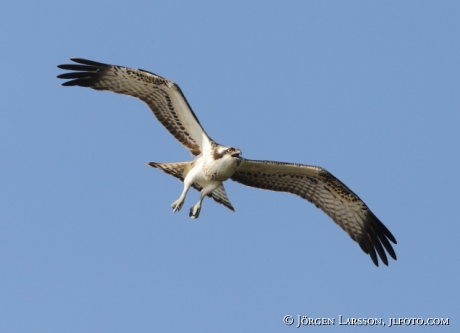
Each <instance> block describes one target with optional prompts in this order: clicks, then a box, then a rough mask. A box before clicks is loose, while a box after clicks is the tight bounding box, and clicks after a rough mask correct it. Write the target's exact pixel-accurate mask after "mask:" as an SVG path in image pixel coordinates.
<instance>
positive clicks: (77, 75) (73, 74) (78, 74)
mask: <svg viewBox="0 0 460 333" xmlns="http://www.w3.org/2000/svg"><path fill="white" fill-rule="evenodd" d="M90 75H91V73H87V72H70V73H64V74H61V75H58V76H57V78H58V79H81V78H85V77H90Z"/></svg>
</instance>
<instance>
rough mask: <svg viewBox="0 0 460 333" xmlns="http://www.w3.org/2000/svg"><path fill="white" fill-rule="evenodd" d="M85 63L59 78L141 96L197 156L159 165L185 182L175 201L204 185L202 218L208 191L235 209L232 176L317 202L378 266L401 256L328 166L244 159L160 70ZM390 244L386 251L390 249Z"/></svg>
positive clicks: (196, 213)
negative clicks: (211, 132)
mask: <svg viewBox="0 0 460 333" xmlns="http://www.w3.org/2000/svg"><path fill="white" fill-rule="evenodd" d="M72 60H73V61H74V62H76V63H79V64H80V65H75V64H67V65H60V66H58V67H59V68H61V69H66V70H71V71H73V72H70V73H65V74H61V75H59V76H58V78H61V79H71V81H67V82H65V83H64V84H63V85H64V86H82V87H90V88H93V89H97V90H108V91H113V92H116V93H120V94H125V95H129V96H133V97H137V98H139V99H140V100H142V101H144V102H145V103H146V104H147V105H148V106H149V108H150V109H151V110H152V112H153V114H154V115H155V117H156V118H157V119H158V120H159V121H160V122H161V123H162V124H163V125H164V126H165V127H166V129H167V130H168V131H169V132H170V133H171V134H172V135H173V136H174V137H175V138H176V139H177V140H178V141H179V142H180V143H182V144H183V145H184V146H185V147H186V148H188V149H189V150H190V151H191V153H192V154H193V155H195V159H194V160H193V161H190V162H178V163H156V162H150V163H148V165H150V166H152V167H155V168H158V169H160V170H162V171H164V172H166V173H168V174H170V175H172V176H174V177H176V178H178V179H180V180H181V181H182V182H183V183H184V189H183V192H182V194H181V196H180V198H179V199H178V200H176V201H175V202H174V203H173V204H172V207H173V210H174V212H175V211H178V210H180V209H181V207H182V204H183V202H184V200H185V196H186V194H187V191H188V189H189V188H190V187H193V188H195V189H196V190H198V191H200V200H199V201H198V203H197V204H196V205H194V206H192V208H191V209H190V217H191V218H197V217H198V216H199V213H200V210H201V202H202V200H203V198H204V197H205V196H209V197H212V198H213V199H214V200H215V201H216V202H218V203H221V204H223V205H225V206H226V207H228V208H229V209H231V210H234V209H233V206H232V205H231V203H230V201H229V199H228V197H227V194H226V192H225V189H224V187H223V182H224V181H225V180H227V179H229V178H231V179H232V180H234V181H236V182H239V183H241V184H244V185H247V186H251V187H256V188H260V189H266V190H272V191H278V192H288V193H292V194H296V195H298V196H300V197H301V198H303V199H306V200H308V201H310V202H311V203H313V204H315V205H316V207H318V208H320V209H321V210H323V211H324V212H325V213H326V214H327V215H328V216H329V217H331V219H332V220H333V221H334V222H335V223H336V224H337V225H339V226H340V227H341V228H342V229H343V230H344V231H345V232H346V233H348V235H349V236H350V237H351V238H352V239H353V240H354V241H356V242H357V243H358V244H359V245H360V247H361V249H362V250H363V251H364V252H365V253H367V254H369V255H370V257H371V259H372V261H373V262H374V264H375V265H376V266H378V258H377V254H378V256H379V257H380V259H381V260H382V262H383V263H384V264H385V265H388V259H387V255H386V252H387V253H388V254H389V255H390V256H391V257H392V258H393V259H395V260H396V254H395V252H394V250H393V247H392V245H391V243H390V241H391V242H393V243H394V244H396V239H395V238H394V236H393V235H392V234H391V232H390V231H389V230H388V229H387V228H386V227H385V225H383V223H382V222H380V220H379V219H378V218H377V217H376V216H375V215H374V214H373V213H372V212H371V210H370V209H369V208H368V207H367V206H366V204H365V203H364V202H363V201H362V200H361V199H360V198H359V197H358V196H357V195H356V194H355V193H353V191H351V190H350V189H349V188H348V187H347V186H345V184H343V183H342V182H341V181H340V180H338V179H337V178H335V177H334V176H333V175H332V174H331V173H329V172H328V171H326V170H325V169H323V168H320V167H315V166H310V165H304V164H294V163H283V162H274V161H255V160H249V159H244V158H242V157H241V156H240V154H241V151H240V150H239V149H237V148H234V147H226V146H222V145H219V144H217V143H215V142H214V141H213V140H211V139H210V138H209V137H208V135H207V134H206V132H205V131H204V130H203V128H202V127H201V125H200V122H199V121H198V118H197V117H196V116H195V114H194V112H193V111H192V108H191V107H190V105H189V104H188V102H187V100H186V99H185V96H184V95H183V93H182V91H181V90H180V88H179V86H178V85H177V84H175V83H174V82H172V81H170V80H168V79H166V78H163V77H161V76H158V75H156V74H153V73H150V72H147V71H144V70H140V69H132V68H127V67H122V66H113V65H107V64H103V63H99V62H94V61H90V60H85V59H79V58H72ZM385 250H386V252H385Z"/></svg>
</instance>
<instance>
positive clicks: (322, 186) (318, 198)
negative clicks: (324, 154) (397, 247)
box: [232, 159, 396, 266]
mask: <svg viewBox="0 0 460 333" xmlns="http://www.w3.org/2000/svg"><path fill="white" fill-rule="evenodd" d="M232 180H234V181H237V182H239V183H241V184H244V185H247V186H252V187H257V188H261V189H265V190H272V191H279V192H288V193H292V194H296V195H298V196H300V197H302V198H304V199H306V200H308V201H310V202H311V203H313V204H315V205H316V207H318V208H320V209H321V210H322V211H323V212H325V213H326V214H327V215H329V217H331V218H332V220H334V222H335V223H337V224H338V225H339V226H340V227H341V228H342V229H343V230H345V232H346V233H347V234H348V235H350V237H351V238H352V239H353V240H354V241H356V242H357V243H358V244H359V245H360V246H361V249H362V250H363V251H364V252H365V253H367V254H369V255H370V256H371V258H372V261H373V262H374V264H375V265H376V266H378V259H377V255H376V251H377V253H378V254H379V256H380V259H381V260H382V261H383V263H384V264H385V265H388V260H387V256H386V254H385V250H384V248H385V249H386V251H387V252H388V254H389V255H390V256H391V257H392V258H393V259H395V260H396V254H395V251H394V250H393V247H392V246H391V244H390V242H389V240H390V241H392V242H393V243H394V244H396V239H395V238H394V236H393V235H392V234H391V232H390V231H389V230H388V229H387V228H386V227H385V225H384V224H383V223H382V222H380V220H379V219H378V218H377V217H376V216H375V215H374V214H373V213H372V212H371V211H370V209H369V208H368V207H367V206H366V204H365V203H364V202H363V201H362V200H361V199H360V198H359V197H358V196H357V195H356V194H355V193H353V191H351V190H350V189H349V188H348V187H347V186H345V184H343V183H342V182H341V181H340V180H338V179H337V178H335V177H334V176H333V175H332V174H330V173H329V172H328V171H326V170H325V169H323V168H320V167H315V166H310V165H304V164H293V163H282V162H273V161H254V160H246V159H244V160H243V162H242V163H241V165H240V166H239V167H238V169H237V170H236V172H235V173H234V174H233V176H232ZM382 245H383V246H382Z"/></svg>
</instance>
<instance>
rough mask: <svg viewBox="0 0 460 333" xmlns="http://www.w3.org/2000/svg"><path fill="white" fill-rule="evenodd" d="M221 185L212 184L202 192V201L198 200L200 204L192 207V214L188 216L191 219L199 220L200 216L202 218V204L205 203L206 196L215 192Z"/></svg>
mask: <svg viewBox="0 0 460 333" xmlns="http://www.w3.org/2000/svg"><path fill="white" fill-rule="evenodd" d="M220 184H221V183H217V184H215V183H211V184H209V185H206V186H205V187H204V188H203V189H202V190H201V193H200V200H198V202H197V203H196V204H195V205H194V206H192V207H190V213H189V214H188V216H190V218H191V219H196V218H198V216H200V211H201V203H202V202H203V199H204V197H205V196H207V195H208V194H209V193H211V192H212V191H214V190H215V189H216V188H217V187H218V186H219V185H220Z"/></svg>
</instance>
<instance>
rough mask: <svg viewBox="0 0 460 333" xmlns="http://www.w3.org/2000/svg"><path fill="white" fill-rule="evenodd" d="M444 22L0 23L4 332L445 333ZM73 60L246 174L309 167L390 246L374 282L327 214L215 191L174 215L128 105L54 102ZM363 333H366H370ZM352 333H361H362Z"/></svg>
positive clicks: (453, 217)
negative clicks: (145, 99)
mask: <svg viewBox="0 0 460 333" xmlns="http://www.w3.org/2000/svg"><path fill="white" fill-rule="evenodd" d="M459 15H460V3H459V2H458V1H436V2H435V1H398V2H397V1H391V2H388V1H372V2H369V1H348V2H344V1H278V2H273V1H271V2H268V1H232V2H227V3H226V4H223V3H219V4H217V2H212V1H207V2H204V1H189V2H185V1H161V2H160V1H125V2H121V1H106V2H103V1H100V2H95V1H72V2H71V1H42V2H26V1H9V0H5V1H3V3H2V5H1V13H0V18H1V19H0V40H1V42H2V43H1V44H2V45H1V59H2V64H3V66H2V73H1V76H0V84H1V101H2V103H1V104H2V112H1V113H0V156H1V161H2V162H1V163H0V184H1V191H0V267H1V269H0V331H1V332H8V333H9V332H12V333H16V332H35V333H39V332H53V333H54V332H59V333H62V332H66V333H73V332H86V333H88V332H110V333H116V332H296V331H297V330H298V331H299V332H300V331H301V330H302V331H307V330H312V329H313V330H315V329H318V330H322V332H329V331H335V330H337V331H339V332H348V331H350V332H351V331H353V332H354V331H355V330H357V329H358V328H357V327H346V326H339V325H337V323H336V325H335V326H329V327H321V328H316V327H301V328H299V329H296V328H295V325H293V326H286V325H285V324H283V321H282V319H283V317H284V316H285V315H292V316H294V317H295V318H297V315H306V316H309V317H313V318H315V317H327V318H335V319H336V320H338V316H339V315H343V316H344V317H345V318H347V317H354V318H362V317H373V318H374V317H375V318H383V319H384V320H387V319H388V318H389V317H396V318H406V317H416V318H423V319H427V318H430V317H435V318H450V323H451V324H450V326H447V327H439V328H432V327H427V326H423V327H419V326H402V327H397V328H394V327H393V328H389V329H388V330H391V329H393V330H394V331H395V332H396V331H413V332H433V330H436V331H437V332H458V331H459V329H460V324H459V321H460V315H459V308H460V304H459V298H460V292H459V276H460V274H459V273H460V272H459V268H460V260H459V249H460V246H459V241H458V238H459V235H460V227H459V221H460V214H459V209H458V205H459V203H458V200H459V194H458V193H459V185H460V177H459V168H460V144H459V143H460V115H459V110H460V94H459V92H460V90H459V88H460V81H459V78H460V29H459V28H460V19H459ZM69 57H83V58H88V59H91V60H95V61H100V62H107V63H112V64H118V65H124V66H130V67H135V68H142V69H146V70H149V71H151V72H154V73H157V74H159V75H162V76H165V77H167V78H169V79H171V80H173V81H175V82H176V83H178V84H179V85H180V87H181V88H182V90H183V92H184V94H185V95H186V97H187V98H188V101H189V103H190V104H191V106H192V107H193V109H194V111H195V113H196V114H197V116H198V118H199V119H200V121H201V123H202V125H203V126H204V128H205V129H206V131H207V132H208V133H209V135H210V136H211V137H212V138H213V139H214V140H216V141H217V142H219V143H222V144H226V145H233V146H236V147H239V148H240V149H241V150H242V151H243V154H244V156H245V157H247V158H253V159H271V160H279V161H287V162H297V163H305V164H312V165H319V166H322V167H324V168H326V169H327V170H329V171H330V172H332V173H333V174H334V175H335V176H337V177H338V178H339V179H341V180H342V181H343V182H344V183H345V184H347V185H348V186H349V187H350V188H351V189H352V190H354V191H355V192H356V193H357V194H358V195H359V196H360V197H361V198H362V199H363V200H364V201H365V202H366V203H367V204H368V206H369V207H370V208H371V209H372V210H373V211H374V213H375V214H376V215H377V216H378V217H379V218H380V219H381V220H382V222H383V223H385V224H386V226H387V227H388V228H389V229H390V230H391V231H392V233H393V234H394V235H395V237H396V239H397V240H398V245H396V246H395V250H396V253H397V255H398V260H397V261H393V260H391V261H390V265H389V266H388V267H386V266H381V267H379V268H376V267H375V266H374V265H373V264H372V261H371V260H370V258H369V257H368V256H366V255H365V254H364V253H363V252H362V251H361V249H360V248H359V246H358V245H357V244H356V243H354V242H353V241H352V240H351V239H350V238H349V237H348V236H347V235H346V234H345V233H344V232H343V231H342V230H341V229H340V228H338V227H337V226H336V225H335V224H334V223H333V222H332V221H331V220H330V219H329V218H328V217H327V216H326V215H325V214H324V213H322V212H321V211H320V210H318V209H316V208H315V207H314V206H313V205H311V204H310V203H308V202H307V201H305V200H302V199H300V198H297V197H295V196H293V195H288V194H280V193H274V192H268V191H261V190H257V189H252V188H248V187H244V186H242V185H239V184H237V183H233V182H231V181H230V182H228V183H227V184H226V187H227V192H228V195H229V197H230V200H231V201H232V203H233V205H234V206H235V208H236V213H232V212H231V211H229V210H228V209H226V208H224V207H223V206H221V205H217V204H215V203H214V202H212V201H211V200H205V201H204V204H203V209H202V211H201V215H200V218H199V219H197V220H193V221H192V220H190V219H189V217H188V207H190V206H191V205H192V204H194V203H195V202H196V200H197V198H198V193H197V192H195V191H193V192H190V193H189V196H188V197H187V200H186V203H185V205H184V209H183V210H182V211H181V212H179V213H176V214H173V213H172V210H171V208H170V205H171V203H172V202H173V201H174V200H176V199H177V198H178V196H179V194H180V192H181V190H182V185H181V183H180V182H179V181H178V180H176V179H174V178H172V177H170V176H168V175H166V174H163V173H162V172H160V171H158V170H155V169H152V168H149V167H147V166H146V165H145V163H146V162H148V161H157V162H169V161H171V162H172V161H186V160H190V159H191V156H190V154H189V153H188V151H187V150H185V149H184V148H183V147H182V146H181V145H180V144H179V143H178V142H176V140H175V139H174V138H173V137H172V136H171V135H170V134H169V133H168V132H167V131H166V130H165V129H164V128H163V127H162V126H161V125H160V123H159V122H157V121H156V120H155V118H154V117H153V116H152V115H151V113H150V111H149V110H148V108H147V107H146V106H145V105H144V104H143V103H141V102H139V101H138V100H136V99H133V98H128V97H126V96H121V95H116V94H112V93H103V92H98V91H94V90H90V89H83V88H78V87H70V88H66V87H61V86H60V84H61V83H62V81H61V80H58V79H56V78H55V77H56V75H59V74H60V73H62V72H63V71H61V70H59V69H58V68H56V66H57V65H59V64H62V63H68V62H69V60H68V58H69ZM385 329H387V328H385ZM370 330H375V331H376V332H377V331H378V330H380V328H378V327H373V328H371V329H370ZM369 332H370V331H369Z"/></svg>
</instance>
